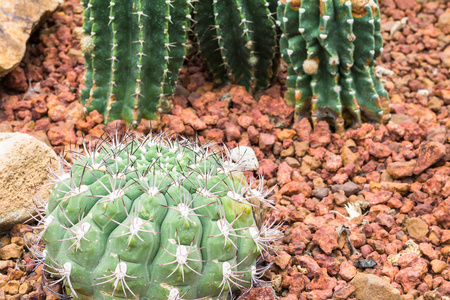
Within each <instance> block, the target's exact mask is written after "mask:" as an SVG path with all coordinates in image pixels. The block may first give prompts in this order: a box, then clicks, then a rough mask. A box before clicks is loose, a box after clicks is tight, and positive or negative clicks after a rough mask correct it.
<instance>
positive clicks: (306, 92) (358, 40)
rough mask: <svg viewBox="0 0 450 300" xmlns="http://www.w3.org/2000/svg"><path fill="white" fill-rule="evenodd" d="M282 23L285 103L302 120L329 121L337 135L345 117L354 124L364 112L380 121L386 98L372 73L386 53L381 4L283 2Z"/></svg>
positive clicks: (361, 0) (334, 0) (355, 0)
mask: <svg viewBox="0 0 450 300" xmlns="http://www.w3.org/2000/svg"><path fill="white" fill-rule="evenodd" d="M278 22H279V25H280V26H281V30H282V31H283V35H282V36H281V41H280V47H281V51H282V57H283V59H284V60H285V61H286V62H287V63H288V65H289V67H288V78H287V80H286V85H287V88H288V91H287V93H286V99H287V101H288V102H289V103H291V105H295V107H296V115H297V116H298V117H299V118H303V117H307V116H308V115H310V116H311V118H312V121H313V123H314V124H315V123H316V122H317V121H318V120H320V119H324V118H331V119H334V120H335V122H336V128H337V130H343V124H344V118H343V116H344V114H345V113H349V114H350V115H351V116H352V118H353V122H354V123H360V122H361V116H362V114H361V111H362V112H363V115H364V116H365V117H366V118H367V119H369V120H373V121H380V120H381V117H382V115H383V109H382V103H383V102H384V101H385V100H387V93H386V91H385V90H384V88H383V86H382V84H381V82H380V80H379V79H378V78H377V77H376V76H375V74H374V68H373V67H374V60H375V59H376V58H377V57H378V56H379V55H380V53H381V51H382V50H383V48H382V37H381V34H380V11H379V7H378V4H377V0H346V1H344V0H320V1H319V0H318V1H306V0H304V1H301V0H282V1H281V2H279V6H278Z"/></svg>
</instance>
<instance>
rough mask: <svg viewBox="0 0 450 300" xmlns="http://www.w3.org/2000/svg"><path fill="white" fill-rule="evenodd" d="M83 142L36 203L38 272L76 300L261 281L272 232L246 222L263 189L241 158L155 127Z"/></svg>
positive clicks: (206, 293)
mask: <svg viewBox="0 0 450 300" xmlns="http://www.w3.org/2000/svg"><path fill="white" fill-rule="evenodd" d="M88 146H90V145H85V147H84V148H85V151H84V153H83V154H81V153H79V154H77V156H76V157H75V160H74V164H73V166H71V168H70V170H69V171H67V170H63V169H64V168H62V169H61V171H60V172H53V173H52V174H53V177H54V182H55V185H54V190H53V192H52V193H51V196H50V200H49V202H48V204H47V205H46V207H45V208H43V207H38V208H37V212H38V214H39V215H41V217H42V220H41V221H40V223H39V224H38V225H37V229H38V232H39V233H38V236H37V237H35V238H34V240H35V242H36V243H37V244H35V245H34V246H32V250H33V252H34V255H35V257H36V259H37V261H38V262H40V263H44V264H45V269H44V270H45V272H44V274H45V275H46V276H49V275H51V276H54V277H56V278H60V279H58V280H57V282H58V281H64V283H65V286H66V288H67V292H68V293H69V294H71V295H72V296H73V297H75V298H78V299H131V298H136V299H152V300H158V299H199V298H201V299H206V298H208V297H214V298H218V299H226V298H227V296H228V295H235V294H236V292H237V291H239V290H240V289H243V288H246V287H249V286H252V285H253V283H255V282H258V281H260V277H261V276H262V274H263V273H264V271H265V268H259V267H257V265H256V261H255V260H256V258H258V257H260V258H261V257H262V256H260V255H261V254H264V253H267V251H268V249H269V248H270V242H271V241H272V240H274V239H276V238H278V237H280V234H281V233H280V231H279V230H278V229H279V226H275V227H274V226H273V225H274V223H273V222H268V221H266V222H264V223H263V224H262V226H260V227H258V226H257V224H255V218H254V215H253V212H252V206H254V205H257V206H259V205H270V201H269V200H267V199H266V198H267V195H268V193H269V191H267V190H265V189H264V188H263V187H262V183H261V182H260V184H258V185H257V187H256V188H252V183H250V184H248V183H247V181H246V179H245V177H244V175H243V173H242V171H241V169H242V165H239V163H233V161H232V160H231V159H230V158H228V157H226V156H224V155H220V154H219V153H218V152H214V151H211V145H204V146H199V145H198V144H197V143H195V142H189V141H187V140H173V139H169V138H168V137H166V136H165V135H162V134H159V135H156V136H152V135H149V136H147V137H145V138H139V139H135V138H131V136H129V135H126V136H125V137H124V138H117V137H111V138H108V139H105V140H103V141H102V142H101V143H96V144H95V146H93V147H88ZM91 148H93V149H92V150H90V149H91ZM63 166H69V167H70V165H69V164H68V163H67V162H64V165H63ZM255 203H256V204H255ZM44 211H45V214H44ZM44 215H45V216H44ZM42 241H45V246H44V243H41V242H42ZM44 247H45V249H44ZM50 286H51V284H50Z"/></svg>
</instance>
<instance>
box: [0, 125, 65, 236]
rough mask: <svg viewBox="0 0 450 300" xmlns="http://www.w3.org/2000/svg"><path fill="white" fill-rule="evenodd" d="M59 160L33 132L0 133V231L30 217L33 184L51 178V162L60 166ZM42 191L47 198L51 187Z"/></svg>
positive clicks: (37, 184)
mask: <svg viewBox="0 0 450 300" xmlns="http://www.w3.org/2000/svg"><path fill="white" fill-rule="evenodd" d="M58 162H59V158H58V156H57V155H56V154H55V152H54V151H53V150H52V149H51V148H50V147H48V146H47V145H46V144H44V143H43V142H40V141H38V140H37V139H36V138H34V137H32V136H30V135H27V134H23V133H0V207H1V209H0V231H5V230H8V229H10V228H11V227H12V226H13V225H14V224H17V223H22V222H24V221H26V220H27V219H29V218H30V215H29V213H28V211H27V207H29V206H32V204H33V198H32V196H31V195H32V194H34V195H33V196H36V195H35V191H34V187H35V186H39V185H41V184H42V182H43V181H45V180H47V179H48V170H49V166H51V167H52V168H53V169H54V170H57V169H58ZM30 192H31V194H30ZM39 194H40V195H41V196H42V198H43V199H44V200H47V199H48V197H49V187H48V186H47V187H41V188H40V189H39ZM28 210H30V209H28ZM30 211H32V210H30Z"/></svg>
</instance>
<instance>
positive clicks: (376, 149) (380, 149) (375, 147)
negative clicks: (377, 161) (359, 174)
mask: <svg viewBox="0 0 450 300" xmlns="http://www.w3.org/2000/svg"><path fill="white" fill-rule="evenodd" d="M391 152H392V151H391V149H389V146H388V145H385V144H381V143H370V144H369V153H370V155H372V156H373V157H376V158H385V157H388V156H389V155H391Z"/></svg>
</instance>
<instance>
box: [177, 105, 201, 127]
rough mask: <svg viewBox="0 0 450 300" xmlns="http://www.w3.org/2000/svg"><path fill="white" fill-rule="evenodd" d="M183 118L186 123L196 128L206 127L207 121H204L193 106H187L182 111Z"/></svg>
mask: <svg viewBox="0 0 450 300" xmlns="http://www.w3.org/2000/svg"><path fill="white" fill-rule="evenodd" d="M180 117H181V120H182V121H183V122H184V124H186V125H189V126H191V127H192V128H194V129H195V130H203V129H206V123H205V122H203V121H202V120H201V119H199V117H198V116H197V114H196V113H195V111H194V110H193V109H192V108H190V107H189V108H185V109H183V110H182V111H181V115H180Z"/></svg>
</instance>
